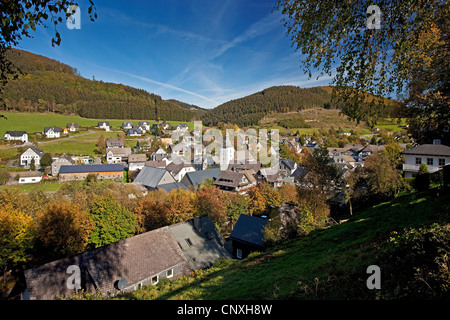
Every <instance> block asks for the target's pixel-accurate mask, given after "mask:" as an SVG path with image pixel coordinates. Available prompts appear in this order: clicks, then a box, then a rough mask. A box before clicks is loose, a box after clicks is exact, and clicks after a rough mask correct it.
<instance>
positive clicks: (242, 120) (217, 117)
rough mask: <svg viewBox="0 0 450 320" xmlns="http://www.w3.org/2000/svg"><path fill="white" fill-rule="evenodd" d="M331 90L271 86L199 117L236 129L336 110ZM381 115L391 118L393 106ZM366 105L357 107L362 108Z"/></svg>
mask: <svg viewBox="0 0 450 320" xmlns="http://www.w3.org/2000/svg"><path fill="white" fill-rule="evenodd" d="M332 90H333V88H332V87H312V88H300V87H296V86H275V87H270V88H267V89H265V90H263V91H260V92H257V93H254V94H251V95H249V96H246V97H243V98H240V99H235V100H231V101H228V102H226V103H223V104H221V105H220V106H217V107H216V108H214V109H213V110H211V111H208V112H207V113H205V114H203V115H202V121H203V123H204V124H205V125H207V126H215V125H218V124H220V123H232V124H237V125H239V126H251V125H257V124H259V121H260V120H262V119H263V118H264V117H265V116H268V115H271V114H275V113H286V112H292V111H300V110H305V109H310V108H316V107H323V108H327V109H330V108H337V109H341V108H340V105H339V104H338V103H336V102H335V101H334V100H333V98H332ZM390 102H391V101H389V102H388V107H387V108H385V109H384V110H383V112H381V115H382V116H388V115H393V114H394V112H395V107H394V104H390ZM364 107H366V106H361V108H364Z"/></svg>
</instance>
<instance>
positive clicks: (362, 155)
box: [358, 144, 384, 162]
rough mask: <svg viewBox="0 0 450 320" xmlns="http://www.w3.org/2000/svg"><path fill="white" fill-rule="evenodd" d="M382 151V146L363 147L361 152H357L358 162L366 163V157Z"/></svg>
mask: <svg viewBox="0 0 450 320" xmlns="http://www.w3.org/2000/svg"><path fill="white" fill-rule="evenodd" d="M383 150H384V145H380V146H377V145H372V144H371V145H367V146H365V147H363V148H362V149H361V150H359V152H358V162H364V161H366V158H367V157H368V156H371V155H374V154H377V153H379V152H381V151H383Z"/></svg>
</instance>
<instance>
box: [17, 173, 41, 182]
mask: <svg viewBox="0 0 450 320" xmlns="http://www.w3.org/2000/svg"><path fill="white" fill-rule="evenodd" d="M14 175H18V176H19V183H38V182H41V180H42V173H40V172H39V171H23V172H14Z"/></svg>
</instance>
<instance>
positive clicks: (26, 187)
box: [0, 182, 62, 193]
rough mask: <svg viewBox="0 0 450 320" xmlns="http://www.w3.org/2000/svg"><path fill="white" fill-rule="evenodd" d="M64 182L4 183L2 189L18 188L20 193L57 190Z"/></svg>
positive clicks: (0, 188) (0, 187)
mask: <svg viewBox="0 0 450 320" xmlns="http://www.w3.org/2000/svg"><path fill="white" fill-rule="evenodd" d="M61 186H62V184H60V183H57V182H45V183H43V182H41V183H27V184H19V185H3V186H0V191H1V190H6V189H9V190H16V191H17V192H18V193H29V192H31V191H44V192H56V191H58V190H59V188H61Z"/></svg>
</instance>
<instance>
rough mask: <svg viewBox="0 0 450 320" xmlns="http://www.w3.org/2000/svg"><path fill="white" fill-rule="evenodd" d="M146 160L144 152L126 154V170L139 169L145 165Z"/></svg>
mask: <svg viewBox="0 0 450 320" xmlns="http://www.w3.org/2000/svg"><path fill="white" fill-rule="evenodd" d="M146 161H147V155H146V154H145V153H134V154H130V155H129V156H128V170H129V171H135V170H141V169H142V168H143V167H145V163H146Z"/></svg>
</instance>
